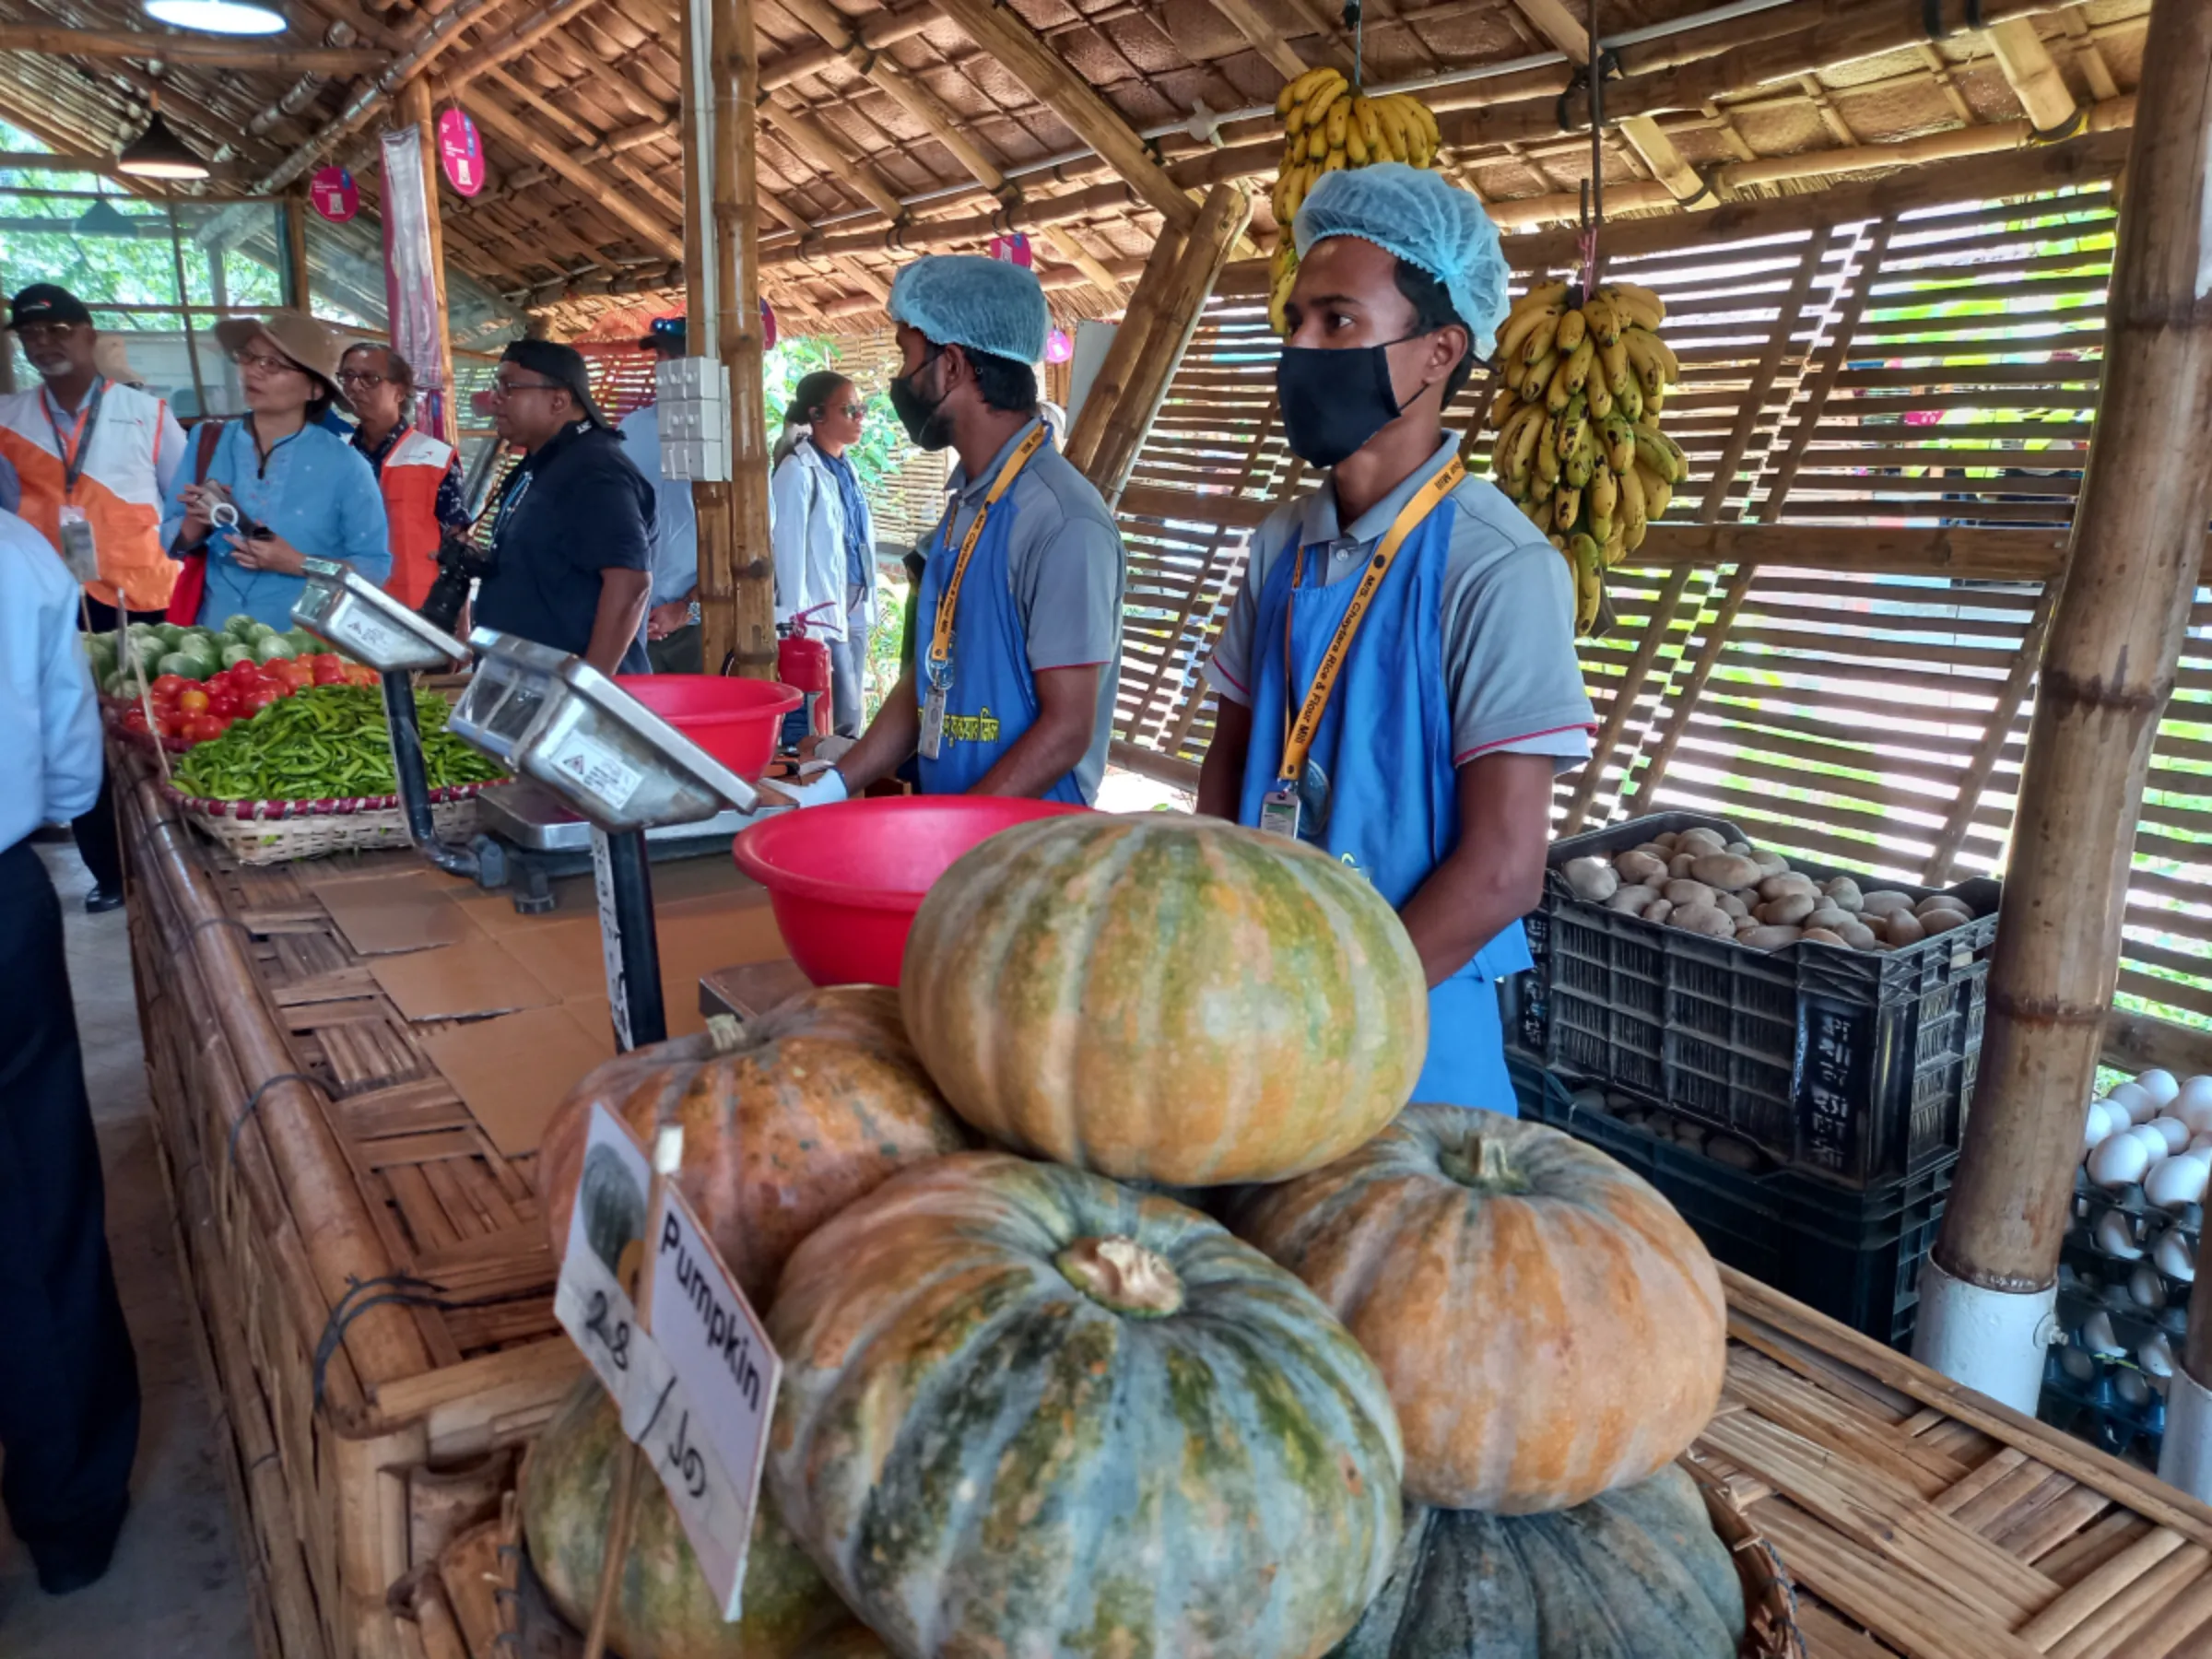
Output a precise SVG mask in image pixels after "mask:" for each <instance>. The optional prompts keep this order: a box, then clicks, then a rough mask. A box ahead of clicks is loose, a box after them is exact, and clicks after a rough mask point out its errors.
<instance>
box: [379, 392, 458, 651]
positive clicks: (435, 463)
mask: <svg viewBox="0 0 2212 1659" xmlns="http://www.w3.org/2000/svg"><path fill="white" fill-rule="evenodd" d="M450 465H453V445H452V444H450V443H442V442H441V441H439V440H437V439H435V438H433V437H431V436H430V435H429V433H428V432H425V431H421V430H419V429H417V428H414V427H408V428H406V429H405V430H404V431H402V432H401V433H400V437H399V441H398V442H397V443H394V445H393V446H392V450H391V453H389V454H387V455H385V457H384V465H383V469H382V472H380V473H379V474H378V476H377V482H378V484H379V485H380V486H381V487H382V489H383V492H384V518H385V521H386V522H387V523H388V524H390V526H391V539H392V575H391V579H390V580H389V581H387V582H385V583H384V592H385V593H387V594H391V595H392V596H393V597H394V599H396V600H398V601H399V602H400V603H401V604H402V605H405V606H407V607H408V608H409V609H413V608H414V607H415V606H418V605H420V604H421V603H422V602H423V601H424V600H425V599H427V598H429V594H430V583H431V582H435V581H436V580H437V579H438V537H439V524H438V486H439V484H440V483H441V482H442V481H443V479H444V477H445V470H446V468H447V467H448V466H450Z"/></svg>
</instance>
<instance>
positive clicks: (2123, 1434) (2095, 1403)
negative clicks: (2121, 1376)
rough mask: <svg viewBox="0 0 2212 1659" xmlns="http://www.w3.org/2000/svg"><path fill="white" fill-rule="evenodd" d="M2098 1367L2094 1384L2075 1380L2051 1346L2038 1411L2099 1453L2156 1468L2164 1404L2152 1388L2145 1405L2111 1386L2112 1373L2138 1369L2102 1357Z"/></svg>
mask: <svg viewBox="0 0 2212 1659" xmlns="http://www.w3.org/2000/svg"><path fill="white" fill-rule="evenodd" d="M2097 1365H2098V1371H2099V1375H2098V1378H2097V1381H2096V1382H2090V1383H2086V1384H2085V1383H2082V1382H2077V1381H2076V1380H2075V1379H2074V1378H2072V1377H2069V1376H2067V1375H2066V1374H2065V1370H2064V1369H2063V1368H2062V1366H2061V1364H2060V1361H2059V1358H2058V1350H2057V1349H2055V1348H2053V1350H2052V1352H2051V1358H2050V1361H2049V1363H2048V1365H2047V1366H2046V1368H2045V1370H2044V1372H2043V1392H2042V1397H2041V1400H2040V1401H2039V1402H2038V1403H2037V1405H2036V1410H2035V1415H2036V1416H2037V1417H2038V1418H2041V1419H2042V1420H2043V1421H2044V1422H2046V1423H2048V1424H2050V1425H2051V1426H2052V1427H2053V1429H2056V1430H2061V1431H2062V1432H2064V1433H2066V1434H2071V1435H2073V1436H2074V1437H2075V1438H2076V1439H2077V1440H2085V1441H2088V1442H2089V1443H2090V1444H2091V1445H2093V1446H2096V1447H2097V1448H2098V1449H2099V1450H2100V1451H2102V1452H2106V1453H2111V1454H2112V1456H2114V1457H2127V1458H2132V1459H2133V1460H2134V1461H2136V1462H2137V1463H2139V1464H2141V1465H2144V1466H2146V1467H2148V1468H2154V1469H2155V1468H2156V1467H2157V1466H2158V1461H2159V1445H2160V1443H2161V1442H2162V1441H2164V1440H2165V1438H2166V1402H2165V1401H2164V1400H2162V1399H2161V1398H2159V1395H2158V1394H2157V1393H2156V1392H2155V1391H2154V1392H2153V1393H2152V1394H2151V1396H2150V1398H2149V1399H2147V1400H2146V1401H2145V1402H2144V1403H2143V1404H2142V1405H2140V1406H2130V1405H2129V1404H2128V1403H2127V1402H2126V1401H2124V1400H2123V1399H2121V1398H2120V1397H2119V1395H2118V1394H2117V1392H2116V1391H2115V1390H2114V1389H2113V1388H2112V1386H2111V1382H2110V1373H2111V1372H2112V1371H2118V1370H2123V1369H2124V1370H2131V1371H2132V1370H2135V1369H2136V1368H2135V1367H2133V1366H2126V1365H2124V1362H2123V1361H2119V1360H2113V1359H2099V1360H2098V1361H2097Z"/></svg>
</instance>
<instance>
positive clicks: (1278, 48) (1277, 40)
mask: <svg viewBox="0 0 2212 1659" xmlns="http://www.w3.org/2000/svg"><path fill="white" fill-rule="evenodd" d="M1211 4H1212V6H1213V8H1214V9H1215V10H1216V11H1218V12H1219V13H1220V14H1221V17H1222V20H1223V21H1224V22H1226V23H1227V24H1228V25H1229V26H1230V28H1231V29H1235V30H1236V31H1237V32H1238V33H1239V34H1241V35H1242V36H1243V37H1244V39H1245V41H1246V42H1247V43H1249V44H1250V45H1251V47H1252V49H1253V51H1254V52H1256V53H1259V54H1260V55H1261V56H1262V57H1264V58H1265V59H1266V60H1267V62H1268V64H1269V65H1270V66H1271V67H1272V68H1273V69H1274V70H1275V72H1276V73H1277V75H1279V76H1282V77H1283V78H1284V79H1285V80H1287V81H1290V80H1296V79H1297V78H1298V77H1299V76H1301V75H1303V74H1304V73H1305V72H1306V60H1305V59H1303V58H1301V57H1300V56H1299V55H1298V53H1295V52H1293V51H1291V50H1290V42H1289V41H1286V40H1285V39H1283V32H1282V30H1281V29H1277V28H1276V27H1275V25H1274V24H1272V23H1270V22H1268V20H1267V19H1266V18H1264V17H1262V16H1261V15H1260V8H1259V7H1258V6H1254V5H1253V3H1252V0H1211ZM1550 4H1553V5H1557V4H1558V0H1550Z"/></svg>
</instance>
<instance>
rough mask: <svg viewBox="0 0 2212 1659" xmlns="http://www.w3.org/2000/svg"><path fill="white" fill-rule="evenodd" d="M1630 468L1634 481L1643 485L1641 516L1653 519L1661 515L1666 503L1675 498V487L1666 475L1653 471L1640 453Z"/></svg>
mask: <svg viewBox="0 0 2212 1659" xmlns="http://www.w3.org/2000/svg"><path fill="white" fill-rule="evenodd" d="M1630 471H1632V472H1633V473H1635V475H1636V482H1637V483H1639V484H1641V486H1643V516H1644V517H1645V518H1646V519H1653V520H1655V519H1658V518H1660V517H1661V516H1663V515H1664V514H1665V512H1666V509H1667V504H1668V503H1669V502H1670V501H1672V500H1674V499H1675V487H1674V486H1673V485H1672V484H1670V483H1668V482H1667V480H1666V475H1665V474H1664V473H1656V472H1653V470H1652V469H1651V467H1650V466H1649V465H1647V464H1646V463H1645V461H1644V459H1643V457H1642V456H1641V455H1639V456H1637V458H1636V465H1634V466H1633V467H1631V468H1630Z"/></svg>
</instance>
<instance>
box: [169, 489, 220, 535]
mask: <svg viewBox="0 0 2212 1659" xmlns="http://www.w3.org/2000/svg"><path fill="white" fill-rule="evenodd" d="M222 499H223V497H222V492H221V491H220V490H218V489H213V488H209V487H208V486H206V485H205V484H187V485H185V486H184V494H183V497H182V500H183V502H184V523H183V524H182V527H180V528H179V530H178V531H177V539H178V541H180V542H181V543H182V544H183V545H184V546H185V547H198V546H199V545H200V544H201V543H202V542H204V541H206V539H207V533H208V532H209V531H210V530H212V529H214V528H215V521H214V520H213V519H212V518H210V517H209V516H208V513H209V512H210V511H211V510H212V509H213V508H214V506H215V504H216V502H218V501H219V500H222Z"/></svg>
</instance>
